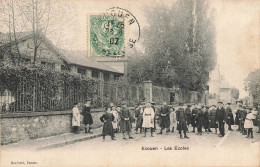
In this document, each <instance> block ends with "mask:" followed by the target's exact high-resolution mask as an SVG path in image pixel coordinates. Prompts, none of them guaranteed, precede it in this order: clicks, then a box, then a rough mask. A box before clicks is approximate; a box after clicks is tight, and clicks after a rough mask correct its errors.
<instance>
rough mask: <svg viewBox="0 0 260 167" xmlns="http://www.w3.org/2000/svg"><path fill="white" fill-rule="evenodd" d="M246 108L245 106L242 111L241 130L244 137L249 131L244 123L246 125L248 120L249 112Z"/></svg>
mask: <svg viewBox="0 0 260 167" xmlns="http://www.w3.org/2000/svg"><path fill="white" fill-rule="evenodd" d="M246 108H247V107H246V106H243V110H242V113H241V128H242V131H241V133H242V135H247V131H246V129H245V127H244V123H245V119H246V115H247V111H246Z"/></svg>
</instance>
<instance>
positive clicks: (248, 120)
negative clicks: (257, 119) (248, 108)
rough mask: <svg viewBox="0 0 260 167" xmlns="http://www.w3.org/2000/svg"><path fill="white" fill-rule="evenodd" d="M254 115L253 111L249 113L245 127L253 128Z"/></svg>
mask: <svg viewBox="0 0 260 167" xmlns="http://www.w3.org/2000/svg"><path fill="white" fill-rule="evenodd" d="M253 117H254V115H253V114H252V113H249V114H247V116H246V119H245V123H244V128H246V129H248V128H253V127H254V125H253Z"/></svg>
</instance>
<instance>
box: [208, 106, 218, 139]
mask: <svg viewBox="0 0 260 167" xmlns="http://www.w3.org/2000/svg"><path fill="white" fill-rule="evenodd" d="M209 124H210V128H215V134H217V128H218V124H217V110H216V105H212V107H211V108H210V110H209Z"/></svg>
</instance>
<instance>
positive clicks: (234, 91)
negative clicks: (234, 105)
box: [231, 88, 239, 99]
mask: <svg viewBox="0 0 260 167" xmlns="http://www.w3.org/2000/svg"><path fill="white" fill-rule="evenodd" d="M231 96H232V98H234V99H238V97H239V90H238V89H237V88H232V89H231Z"/></svg>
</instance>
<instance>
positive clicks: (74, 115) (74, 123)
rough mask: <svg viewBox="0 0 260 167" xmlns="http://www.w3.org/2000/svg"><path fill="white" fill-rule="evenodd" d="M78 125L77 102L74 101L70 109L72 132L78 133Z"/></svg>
mask: <svg viewBox="0 0 260 167" xmlns="http://www.w3.org/2000/svg"><path fill="white" fill-rule="evenodd" d="M79 127H80V113H79V109H78V103H74V107H73V109H72V129H73V132H74V133H76V134H79Z"/></svg>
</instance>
